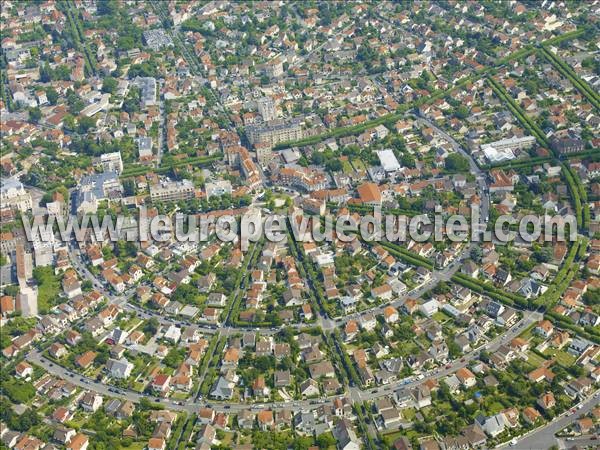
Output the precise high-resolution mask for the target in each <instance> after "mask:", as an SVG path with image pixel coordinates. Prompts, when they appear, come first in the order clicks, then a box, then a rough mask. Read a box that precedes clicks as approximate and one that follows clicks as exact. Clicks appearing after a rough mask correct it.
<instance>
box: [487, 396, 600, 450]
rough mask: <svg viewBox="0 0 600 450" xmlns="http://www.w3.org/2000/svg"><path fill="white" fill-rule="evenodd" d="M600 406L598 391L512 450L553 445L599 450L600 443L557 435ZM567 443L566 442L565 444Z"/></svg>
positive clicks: (544, 447) (526, 449)
mask: <svg viewBox="0 0 600 450" xmlns="http://www.w3.org/2000/svg"><path fill="white" fill-rule="evenodd" d="M599 404H600V391H597V392H596V393H595V394H594V395H591V396H589V397H588V398H586V399H585V400H583V401H582V402H581V403H580V404H579V405H578V406H577V407H576V408H575V411H574V412H571V411H573V409H572V408H571V409H569V410H567V411H565V412H564V413H563V414H561V415H560V416H558V417H556V418H555V419H554V420H553V421H552V422H549V423H547V424H546V425H543V426H542V427H540V428H536V429H535V430H532V431H531V432H529V433H527V434H525V435H524V436H523V437H522V438H521V439H520V440H518V441H517V443H516V444H515V445H514V446H512V447H511V448H515V449H518V450H547V449H549V448H550V447H552V446H553V445H558V446H559V447H560V448H565V444H566V446H567V447H570V446H571V445H575V444H579V445H586V446H587V445H589V446H591V447H594V448H599V446H600V442H599V441H596V440H594V441H592V440H589V439H581V441H582V442H570V441H566V440H565V439H557V438H556V436H555V435H556V433H558V432H559V431H560V430H562V429H564V428H566V427H568V426H569V425H571V424H572V423H573V422H575V421H576V420H578V419H579V417H580V416H584V415H586V414H588V413H589V412H590V411H591V410H592V409H594V408H595V407H597V406H598V405H599ZM578 440H579V439H578ZM565 441H566V442H565ZM507 445H508V444H504V445H501V446H499V447H497V448H504V447H506V446H507Z"/></svg>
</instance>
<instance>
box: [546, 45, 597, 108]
mask: <svg viewBox="0 0 600 450" xmlns="http://www.w3.org/2000/svg"><path fill="white" fill-rule="evenodd" d="M540 53H541V54H542V55H543V56H544V57H545V58H546V59H547V60H548V61H549V62H550V64H552V65H553V66H554V68H555V69H556V70H558V72H560V74H561V75H563V76H564V77H565V78H567V79H568V80H569V81H570V82H571V84H573V86H574V87H575V88H576V89H577V90H578V91H579V92H580V93H581V95H583V96H584V97H586V98H587V99H588V100H589V102H590V103H591V104H592V105H593V106H594V108H596V109H597V110H600V96H599V95H598V93H597V92H595V91H594V90H593V89H592V88H591V87H590V86H589V85H588V84H587V83H586V82H585V81H583V80H582V79H581V78H579V76H578V75H577V74H576V73H575V71H573V69H572V68H571V66H569V65H568V64H567V63H566V62H564V61H563V60H562V59H560V58H559V57H558V56H556V55H555V54H554V53H552V52H551V51H550V50H548V49H547V48H546V47H544V46H542V47H541V52H540Z"/></svg>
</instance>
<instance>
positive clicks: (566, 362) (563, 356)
mask: <svg viewBox="0 0 600 450" xmlns="http://www.w3.org/2000/svg"><path fill="white" fill-rule="evenodd" d="M544 355H548V356H551V357H553V358H554V359H556V362H557V363H558V364H560V365H561V366H563V367H564V368H569V367H571V366H572V365H573V364H574V363H575V357H574V356H573V355H570V354H568V353H567V352H565V351H563V350H558V349H556V348H550V349H548V350H546V351H545V352H544Z"/></svg>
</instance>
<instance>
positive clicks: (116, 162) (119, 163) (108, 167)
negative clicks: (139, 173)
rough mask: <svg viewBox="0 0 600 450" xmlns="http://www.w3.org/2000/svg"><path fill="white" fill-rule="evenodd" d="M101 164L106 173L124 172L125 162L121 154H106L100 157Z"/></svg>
mask: <svg viewBox="0 0 600 450" xmlns="http://www.w3.org/2000/svg"><path fill="white" fill-rule="evenodd" d="M100 164H101V165H102V169H103V170H104V172H117V173H118V174H120V173H121V172H123V160H122V159H121V152H113V153H105V154H104V155H101V156H100Z"/></svg>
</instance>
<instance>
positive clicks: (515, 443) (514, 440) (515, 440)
mask: <svg viewBox="0 0 600 450" xmlns="http://www.w3.org/2000/svg"><path fill="white" fill-rule="evenodd" d="M518 442H519V440H518V439H517V438H512V439H511V441H510V446H511V447H514V446H515V445H517V443H518Z"/></svg>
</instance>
